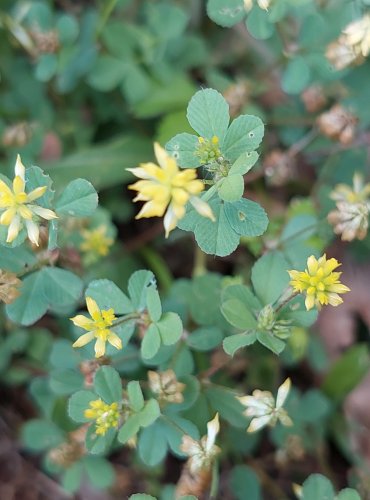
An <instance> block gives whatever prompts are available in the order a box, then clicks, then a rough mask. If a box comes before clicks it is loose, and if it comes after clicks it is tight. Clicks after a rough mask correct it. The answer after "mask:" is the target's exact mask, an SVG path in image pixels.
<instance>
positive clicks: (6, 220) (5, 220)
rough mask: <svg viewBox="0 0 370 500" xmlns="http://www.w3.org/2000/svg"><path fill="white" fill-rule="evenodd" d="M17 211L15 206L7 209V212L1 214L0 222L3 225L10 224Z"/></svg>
mask: <svg viewBox="0 0 370 500" xmlns="http://www.w3.org/2000/svg"><path fill="white" fill-rule="evenodd" d="M16 213H17V210H16V209H15V208H8V210H5V212H3V213H2V214H1V217H0V224H2V225H3V226H9V224H10V223H11V222H12V220H13V219H14V217H15V214H16Z"/></svg>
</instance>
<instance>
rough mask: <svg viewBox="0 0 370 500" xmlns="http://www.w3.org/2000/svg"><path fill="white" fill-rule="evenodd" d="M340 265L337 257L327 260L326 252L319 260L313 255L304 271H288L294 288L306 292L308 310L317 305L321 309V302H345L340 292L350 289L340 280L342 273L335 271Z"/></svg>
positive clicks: (335, 303) (336, 303) (334, 303)
mask: <svg viewBox="0 0 370 500" xmlns="http://www.w3.org/2000/svg"><path fill="white" fill-rule="evenodd" d="M338 266H340V263H339V262H338V261H337V260H336V259H329V260H326V255H325V254H324V255H323V256H322V257H320V258H319V260H317V259H316V258H315V257H314V256H313V255H311V257H309V258H308V260H307V269H306V270H305V271H304V272H300V271H288V273H289V276H290V277H291V278H292V280H291V281H290V285H291V286H292V287H293V289H294V290H295V291H296V292H299V293H302V292H304V293H305V294H306V301H305V305H306V309H307V311H309V310H310V309H312V308H313V307H314V306H315V305H316V307H317V308H318V309H320V308H321V304H324V305H327V304H330V305H332V306H339V304H341V303H342V302H343V300H342V299H341V297H339V295H338V294H339V293H346V292H349V291H350V289H349V288H348V287H347V286H345V285H342V283H341V282H340V281H339V278H340V275H341V274H342V273H338V272H336V273H334V272H333V271H334V269H336V268H337V267H338Z"/></svg>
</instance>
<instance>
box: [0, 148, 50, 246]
mask: <svg viewBox="0 0 370 500" xmlns="http://www.w3.org/2000/svg"><path fill="white" fill-rule="evenodd" d="M14 171H15V177H14V179H13V186H12V187H13V189H11V188H10V187H9V186H8V185H7V184H6V183H5V182H4V181H3V180H1V179H0V211H3V213H2V214H1V217H0V224H2V225H3V226H9V228H8V235H7V238H6V241H7V243H11V242H12V241H14V240H15V239H16V238H17V236H18V234H19V231H20V230H21V229H22V227H23V224H25V226H26V229H27V235H28V238H29V239H30V241H31V242H32V243H34V244H35V245H36V246H38V244H39V232H40V231H39V226H38V224H37V222H35V220H34V218H35V217H36V219H37V218H42V219H46V220H50V219H56V218H57V215H56V214H55V213H54V212H53V211H52V210H49V209H47V208H44V207H40V206H39V205H34V204H33V202H34V201H35V200H37V199H38V198H41V196H43V195H44V194H45V192H46V190H47V186H41V187H38V188H36V189H34V190H33V191H31V192H30V193H26V192H25V189H26V180H25V167H24V165H23V163H22V160H21V157H20V156H19V155H18V156H17V161H16V163H15V168H14Z"/></svg>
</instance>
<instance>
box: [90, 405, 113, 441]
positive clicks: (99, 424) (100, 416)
mask: <svg viewBox="0 0 370 500" xmlns="http://www.w3.org/2000/svg"><path fill="white" fill-rule="evenodd" d="M89 405H90V408H87V409H86V410H85V411H84V416H85V418H88V419H89V420H95V425H96V429H95V432H96V434H100V435H101V436H104V434H105V433H106V432H107V431H108V430H109V429H112V428H115V427H117V426H118V422H119V408H118V403H112V404H110V405H108V404H107V403H104V401H103V400H101V399H96V400H95V401H90V403H89Z"/></svg>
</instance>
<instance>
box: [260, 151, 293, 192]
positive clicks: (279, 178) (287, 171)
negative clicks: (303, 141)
mask: <svg viewBox="0 0 370 500" xmlns="http://www.w3.org/2000/svg"><path fill="white" fill-rule="evenodd" d="M263 167H264V172H265V178H266V181H267V183H268V184H269V185H270V186H276V187H280V186H284V185H285V184H287V183H288V182H289V181H291V180H292V179H294V178H295V177H296V169H295V161H294V158H292V157H290V156H289V155H288V154H286V153H284V152H283V151H282V150H281V149H273V150H272V151H271V152H270V153H268V154H267V156H265V158H264V160H263Z"/></svg>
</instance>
